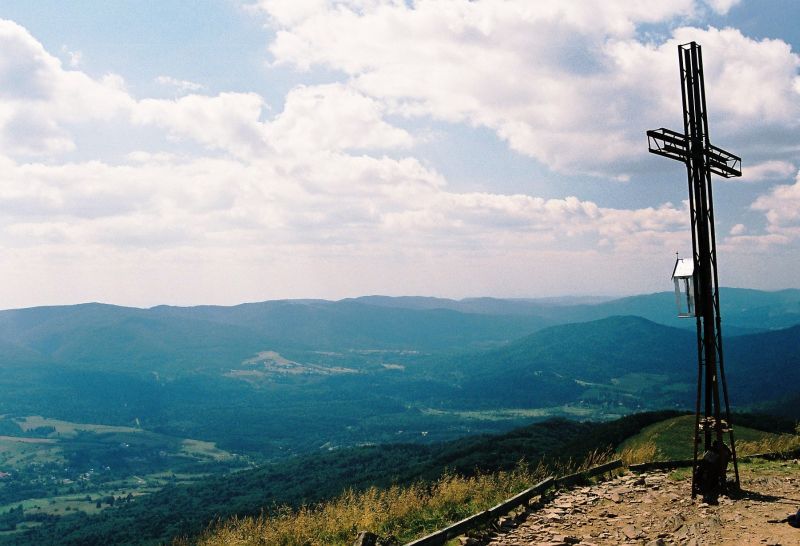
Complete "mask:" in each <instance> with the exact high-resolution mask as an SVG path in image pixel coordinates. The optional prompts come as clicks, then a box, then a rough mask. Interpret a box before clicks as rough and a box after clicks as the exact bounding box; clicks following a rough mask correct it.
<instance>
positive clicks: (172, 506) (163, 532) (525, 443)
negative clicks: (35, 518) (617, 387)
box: [17, 412, 677, 546]
mask: <svg viewBox="0 0 800 546" xmlns="http://www.w3.org/2000/svg"><path fill="white" fill-rule="evenodd" d="M675 415H677V413H675V412H653V413H641V414H636V415H631V416H628V417H624V418H622V419H619V420H616V421H612V422H606V423H588V422H585V423H580V422H576V421H566V420H551V421H546V422H541V423H535V424H533V425H529V426H526V427H523V428H520V429H516V430H514V431H511V432H509V433H506V434H502V435H496V436H473V437H467V438H463V439H460V440H456V441H452V442H446V443H442V444H436V445H429V446H420V445H407V444H405V445H403V444H395V445H383V446H371V447H362V448H353V449H343V450H337V451H334V452H329V453H324V454H319V455H313V456H304V457H298V458H295V459H292V460H289V461H285V462H282V463H278V464H271V465H265V466H263V467H260V468H257V469H254V470H248V471H242V472H239V473H235V474H233V475H227V476H220V477H215V478H210V479H208V480H206V481H204V482H201V483H198V484H196V485H192V486H172V487H167V488H165V489H164V490H162V491H160V492H158V493H155V494H153V495H150V496H147V497H143V498H141V499H138V500H137V501H135V502H134V503H131V504H126V505H123V506H121V507H119V508H114V509H109V510H106V511H104V512H102V513H101V514H99V515H96V516H91V517H90V516H85V515H78V514H76V515H73V516H67V517H64V518H61V519H60V520H59V521H58V522H57V523H55V524H48V525H45V526H44V527H41V528H38V529H36V530H34V531H33V532H31V533H29V534H26V535H23V536H21V537H18V539H17V540H18V541H19V542H23V543H26V544H55V543H58V544H64V545H75V546H78V545H87V544H97V545H100V544H114V543H124V544H159V543H162V542H165V541H169V540H171V539H172V538H174V537H176V536H182V535H196V534H197V533H199V532H200V531H202V530H203V529H205V528H206V526H207V525H208V524H209V523H210V522H212V521H214V520H215V519H217V518H227V517H230V516H232V515H235V514H236V515H246V514H250V515H252V514H258V513H260V512H261V510H262V509H270V508H271V507H272V508H274V507H276V506H280V505H287V506H299V505H301V504H309V503H314V502H318V501H322V500H325V499H328V498H331V497H333V496H335V495H337V494H339V493H340V492H342V491H343V490H344V489H346V488H350V487H352V488H356V489H361V488H366V487H369V486H372V485H376V486H379V487H386V486H389V485H391V484H409V483H412V482H415V481H428V480H434V479H436V478H437V477H439V476H440V475H441V474H442V473H443V472H444V471H445V470H451V471H455V472H458V473H461V474H464V475H470V474H472V473H474V472H476V471H477V470H482V471H494V470H501V469H510V468H512V467H513V466H514V465H515V464H517V463H518V462H519V461H521V460H526V461H528V462H529V463H531V464H536V463H537V462H538V461H540V460H545V461H548V460H549V461H554V460H568V459H570V458H571V459H578V460H579V459H582V458H583V457H584V456H585V455H586V454H587V453H588V452H590V451H593V450H596V449H604V448H613V447H616V446H617V445H619V444H620V443H621V442H623V441H624V440H625V439H626V438H628V437H630V436H632V435H634V434H636V433H638V432H639V431H640V430H641V429H642V428H644V427H646V426H648V425H650V424H652V423H655V422H658V421H661V420H663V419H667V418H670V417H674V416H675Z"/></svg>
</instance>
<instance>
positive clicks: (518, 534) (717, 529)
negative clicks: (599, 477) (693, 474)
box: [488, 461, 800, 546]
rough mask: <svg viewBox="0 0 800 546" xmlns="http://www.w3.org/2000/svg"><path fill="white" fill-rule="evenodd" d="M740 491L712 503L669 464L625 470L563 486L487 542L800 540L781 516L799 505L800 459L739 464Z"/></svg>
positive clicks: (653, 545) (651, 545)
mask: <svg viewBox="0 0 800 546" xmlns="http://www.w3.org/2000/svg"><path fill="white" fill-rule="evenodd" d="M741 470H742V472H741V481H742V490H743V491H742V495H741V497H740V498H736V499H729V498H727V497H721V498H720V503H719V505H716V506H709V505H707V504H705V503H702V502H701V501H700V500H699V499H697V500H695V501H694V502H693V501H692V499H691V498H690V497H689V494H688V493H689V490H690V485H691V483H690V479H689V478H688V476H685V474H687V473H686V472H683V473H682V474H684V477H682V478H680V479H676V477H675V475H674V474H673V475H672V477H670V475H669V474H668V473H666V472H650V473H646V474H639V475H636V474H625V475H622V476H619V477H616V478H613V479H611V480H609V481H606V482H603V483H600V484H598V485H594V486H592V487H583V488H577V489H572V490H569V491H563V492H560V493H558V494H556V495H555V496H554V497H552V499H550V500H549V501H547V502H545V503H544V505H543V506H542V507H540V508H538V509H535V510H533V509H532V510H529V511H527V512H526V513H525V514H524V515H521V516H520V517H519V518H517V521H519V519H520V518H523V517H524V519H523V520H522V521H519V523H517V522H515V521H513V520H511V519H508V520H507V521H505V522H504V525H503V532H501V533H499V534H497V535H495V536H494V537H493V538H492V539H491V540H490V541H489V542H488V544H491V545H493V546H499V545H504V546H512V545H515V546H533V545H552V546H556V545H562V544H581V545H585V546H588V545H591V544H595V545H598V546H600V545H618V544H637V545H648V546H657V545H667V544H681V545H698V546H699V545H703V544H709V545H711V544H714V545H716V544H737V545H756V544H757V545H759V546H763V545H782V546H788V545H800V529H798V528H794V527H792V526H790V525H789V524H788V523H786V522H785V521H784V522H781V523H770V520H772V521H775V520H783V519H784V518H786V517H787V516H789V515H790V514H794V513H795V512H797V510H798V509H800V463H798V461H790V462H783V463H770V465H768V466H761V467H745V468H742V469H741Z"/></svg>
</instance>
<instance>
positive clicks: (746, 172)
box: [729, 160, 797, 182]
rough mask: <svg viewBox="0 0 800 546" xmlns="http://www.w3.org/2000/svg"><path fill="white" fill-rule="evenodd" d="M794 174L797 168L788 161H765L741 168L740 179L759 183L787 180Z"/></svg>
mask: <svg viewBox="0 0 800 546" xmlns="http://www.w3.org/2000/svg"><path fill="white" fill-rule="evenodd" d="M796 172H797V167H795V166H794V164H792V163H790V162H788V161H779V160H773V161H765V162H763V163H758V164H756V165H751V166H747V165H745V166H744V167H742V178H741V179H742V180H743V181H745V182H761V181H762V180H774V179H780V178H789V177H790V176H792V175H793V174H795V173H796ZM729 180H735V179H729Z"/></svg>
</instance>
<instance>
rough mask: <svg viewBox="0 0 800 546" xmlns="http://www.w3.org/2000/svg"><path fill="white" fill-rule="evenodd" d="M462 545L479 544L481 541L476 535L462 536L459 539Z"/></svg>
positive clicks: (476, 545)
mask: <svg viewBox="0 0 800 546" xmlns="http://www.w3.org/2000/svg"><path fill="white" fill-rule="evenodd" d="M458 543H459V544H460V545H461V546H478V545H479V544H481V541H480V540H478V539H477V538H474V537H461V538H460V539H459V541H458Z"/></svg>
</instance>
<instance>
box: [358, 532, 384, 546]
mask: <svg viewBox="0 0 800 546" xmlns="http://www.w3.org/2000/svg"><path fill="white" fill-rule="evenodd" d="M353 546H378V535H376V534H375V533H370V532H369V531H361V532H360V533H358V537H357V538H356V541H355V542H354V543H353Z"/></svg>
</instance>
